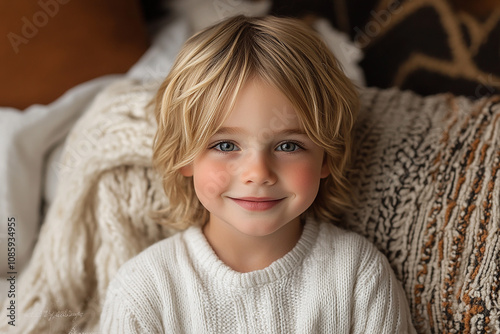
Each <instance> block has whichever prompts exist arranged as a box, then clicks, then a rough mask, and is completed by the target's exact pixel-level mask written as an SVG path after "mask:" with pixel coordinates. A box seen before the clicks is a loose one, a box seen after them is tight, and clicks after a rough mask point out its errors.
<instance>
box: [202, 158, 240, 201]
mask: <svg viewBox="0 0 500 334" xmlns="http://www.w3.org/2000/svg"><path fill="white" fill-rule="evenodd" d="M230 179H231V178H230V174H229V172H228V170H227V167H226V163H222V162H220V161H216V160H207V159H204V160H203V161H199V162H195V164H194V175H193V182H194V188H195V191H196V195H197V196H198V198H199V199H200V201H201V203H202V204H205V203H206V202H208V201H210V200H211V199H213V198H214V197H217V196H218V195H220V194H221V193H222V192H224V190H225V189H226V188H227V186H228V185H229V182H230Z"/></svg>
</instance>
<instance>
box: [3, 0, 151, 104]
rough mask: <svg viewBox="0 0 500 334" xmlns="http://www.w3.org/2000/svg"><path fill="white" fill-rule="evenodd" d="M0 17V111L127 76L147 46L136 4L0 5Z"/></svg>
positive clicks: (64, 1)
mask: <svg viewBox="0 0 500 334" xmlns="http://www.w3.org/2000/svg"><path fill="white" fill-rule="evenodd" d="M0 12H1V13H2V14H3V15H2V20H1V21H0V35H1V36H3V37H2V40H1V42H0V64H1V65H0V106H10V107H15V108H17V109H25V108H26V107H28V106H30V105H33V104H35V103H39V104H48V103H50V102H52V101H54V100H55V99H56V98H57V97H59V96H60V95H62V94H63V93H64V92H65V91H66V90H68V89H69V88H71V87H73V86H75V85H77V84H79V83H82V82H85V81H88V80H90V79H93V78H96V77H99V76H102V75H105V74H110V73H124V72H126V71H127V70H128V69H129V68H130V66H132V65H133V64H134V63H135V62H136V61H137V60H138V59H139V57H140V56H141V55H142V54H143V53H144V51H145V50H146V48H147V46H148V36H147V31H146V26H145V24H144V22H143V18H142V13H141V8H140V3H139V1H138V0H126V1H120V0H106V1H100V0H71V1H70V0H39V1H2V2H1V4H0Z"/></svg>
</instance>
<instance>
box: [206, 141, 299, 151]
mask: <svg viewBox="0 0 500 334" xmlns="http://www.w3.org/2000/svg"><path fill="white" fill-rule="evenodd" d="M224 143H229V144H232V145H234V147H236V148H238V146H237V145H236V144H235V143H234V142H232V141H230V140H221V141H218V142H216V143H214V144H213V145H211V146H210V147H209V149H215V150H216V151H218V152H220V153H230V152H235V151H239V148H238V149H237V150H231V151H223V150H221V149H218V148H217V146H219V145H221V144H224ZM284 144H293V145H296V146H297V148H296V149H295V150H293V151H284V150H279V152H285V153H295V152H297V151H301V150H305V148H304V144H303V143H301V142H299V141H295V140H287V141H282V142H281V143H279V144H278V145H277V146H276V148H278V147H280V146H282V145H284Z"/></svg>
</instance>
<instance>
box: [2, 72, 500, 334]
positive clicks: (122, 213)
mask: <svg viewBox="0 0 500 334" xmlns="http://www.w3.org/2000/svg"><path fill="white" fill-rule="evenodd" d="M156 87H157V85H156V84H152V85H144V84H141V83H138V82H134V81H130V80H126V81H121V82H119V83H117V84H115V85H113V86H111V87H109V88H108V89H107V90H106V91H104V92H102V94H100V96H98V97H97V98H96V100H95V101H94V102H93V104H92V106H91V107H90V108H89V110H88V111H87V112H86V114H85V115H84V116H83V117H82V119H81V120H80V121H79V122H78V124H77V125H76V127H75V128H74V129H73V131H72V133H71V135H70V137H69V138H68V141H67V144H66V146H65V153H64V154H63V160H62V161H61V163H60V165H59V168H58V172H59V174H60V185H59V189H58V193H57V196H56V198H55V201H54V204H53V205H52V206H51V208H50V210H49V212H48V214H47V217H46V219H45V221H44V224H43V226H42V230H41V233H40V237H39V241H38V243H37V245H36V248H35V250H34V253H33V257H32V260H31V262H30V264H29V265H28V267H27V268H26V270H25V271H24V273H23V275H22V276H21V279H20V281H19V285H18V286H17V291H18V298H17V301H16V326H15V327H13V326H10V325H8V324H7V321H6V320H5V319H8V318H7V314H6V308H7V306H8V304H7V303H8V302H9V301H8V300H7V301H6V303H5V304H4V305H3V306H2V310H1V318H2V319H4V320H2V322H1V323H0V332H2V333H26V334H27V333H82V332H98V326H99V315H100V310H101V305H102V303H103V301H104V298H105V292H106V287H107V285H108V283H109V281H110V279H111V278H112V277H113V275H114V274H115V272H116V271H117V269H118V267H119V266H120V265H121V264H123V263H124V262H125V261H127V260H128V259H129V258H131V257H132V256H134V255H136V254H137V253H139V252H140V251H141V250H143V249H144V248H146V247H147V246H148V245H150V244H152V243H154V242H156V241H158V240H160V239H162V238H164V237H166V236H169V235H171V234H172V233H174V231H173V230H170V229H168V228H165V227H162V226H158V225H157V224H155V222H154V221H153V219H152V218H150V216H149V212H150V211H151V210H152V209H158V208H161V207H165V206H166V205H168V200H167V199H166V198H165V195H164V194H163V191H162V189H161V184H160V182H159V179H158V176H157V175H156V174H155V173H154V172H153V171H152V169H151V162H150V160H151V145H152V140H153V136H154V131H155V125H154V120H153V117H151V116H149V115H148V114H147V112H146V109H147V108H146V105H147V104H148V103H149V102H150V99H151V98H152V96H153V94H154V93H155V90H156ZM361 99H362V111H361V115H360V118H359V122H358V127H357V129H356V137H357V146H356V148H355V161H354V162H355V164H354V167H355V169H353V170H352V172H351V178H352V180H353V185H354V187H355V192H356V193H357V195H358V203H357V207H356V208H355V209H354V210H353V211H352V212H350V213H349V214H348V215H347V217H346V219H345V224H346V225H347V226H348V227H349V228H352V229H355V230H356V231H358V232H359V233H361V234H363V235H364V236H366V237H367V238H368V239H370V240H371V241H372V242H374V243H375V244H376V245H377V247H378V248H379V249H380V250H381V251H382V252H383V253H385V254H386V255H387V256H388V258H389V260H390V263H391V265H392V267H393V268H394V270H395V272H396V274H397V276H398V278H399V279H400V280H401V281H402V282H403V285H404V287H405V290H406V294H407V296H408V299H409V301H410V305H411V310H412V316H413V321H414V324H415V326H416V327H417V329H418V331H419V332H421V333H438V332H439V333H441V332H449V333H469V332H470V333H482V332H495V331H497V332H499V331H500V319H499V311H500V305H499V303H500V299H499V294H498V293H499V291H498V290H499V286H498V285H499V276H500V268H499V265H500V256H499V252H500V239H499V233H500V231H499V224H500V181H499V178H498V170H499V167H500V130H499V127H500V106H499V103H500V99H495V98H493V99H490V100H482V101H478V102H469V101H468V100H466V99H461V98H453V97H451V96H446V95H440V96H432V97H427V98H422V97H419V96H417V95H414V94H412V93H409V92H400V91H397V90H377V89H367V90H365V91H363V92H362V94H361Z"/></svg>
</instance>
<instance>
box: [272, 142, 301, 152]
mask: <svg viewBox="0 0 500 334" xmlns="http://www.w3.org/2000/svg"><path fill="white" fill-rule="evenodd" d="M300 148H301V147H300V146H299V145H298V144H296V143H292V142H286V143H283V144H280V145H278V147H277V148H276V150H277V151H283V152H295V151H297V150H299V149H300Z"/></svg>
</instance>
